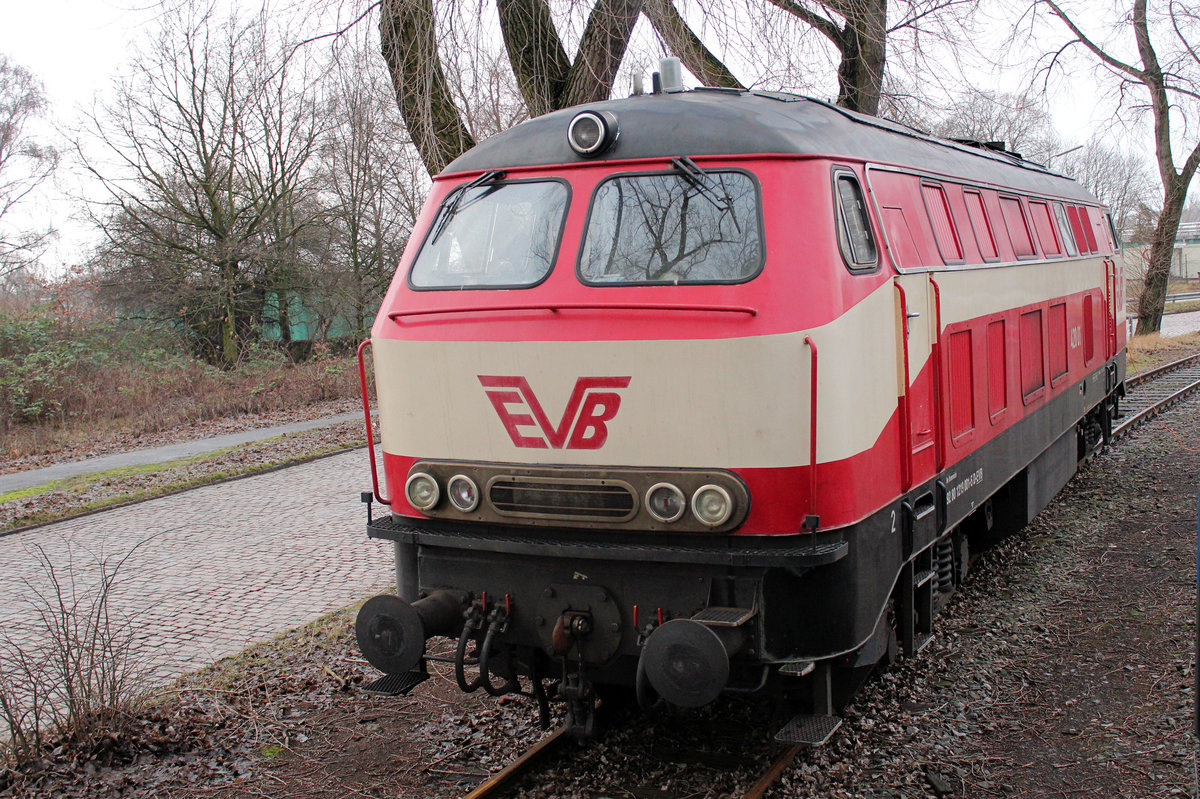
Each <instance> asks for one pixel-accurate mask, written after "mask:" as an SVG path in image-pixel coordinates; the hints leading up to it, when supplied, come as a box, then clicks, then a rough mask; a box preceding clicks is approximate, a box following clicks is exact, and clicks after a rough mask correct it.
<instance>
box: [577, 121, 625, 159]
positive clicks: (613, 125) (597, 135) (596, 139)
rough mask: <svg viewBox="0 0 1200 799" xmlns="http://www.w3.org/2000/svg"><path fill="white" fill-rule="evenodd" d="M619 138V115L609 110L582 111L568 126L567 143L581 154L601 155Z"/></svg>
mask: <svg viewBox="0 0 1200 799" xmlns="http://www.w3.org/2000/svg"><path fill="white" fill-rule="evenodd" d="M616 139H617V117H616V115H615V114H612V113H609V112H608V111H582V112H580V113H578V114H576V115H575V117H574V119H572V120H571V124H570V125H568V126H567V143H568V144H570V145H571V149H572V150H574V151H575V152H576V153H578V154H579V155H582V156H584V157H585V158H586V157H591V156H593V155H599V154H600V153H602V152H604V151H605V150H607V149H608V148H609V147H611V146H612V143H613V142H614V141H616Z"/></svg>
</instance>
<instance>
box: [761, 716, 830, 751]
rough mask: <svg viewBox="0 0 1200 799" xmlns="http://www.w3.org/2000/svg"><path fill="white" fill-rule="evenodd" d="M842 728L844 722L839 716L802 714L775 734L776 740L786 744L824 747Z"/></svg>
mask: <svg viewBox="0 0 1200 799" xmlns="http://www.w3.org/2000/svg"><path fill="white" fill-rule="evenodd" d="M841 726H842V720H841V719H839V718H838V717H837V716H814V715H809V714H807V713H801V714H800V715H799V716H796V718H794V719H792V720H791V721H789V722H788V723H787V724H785V725H784V726H783V729H781V730H780V731H779V732H777V733H775V740H776V741H778V742H779V743H784V744H800V745H801V746H824V745H825V744H827V743H828V742H829V739H830V738H832V737H833V734H834V733H835V732H837V730H838V727H841Z"/></svg>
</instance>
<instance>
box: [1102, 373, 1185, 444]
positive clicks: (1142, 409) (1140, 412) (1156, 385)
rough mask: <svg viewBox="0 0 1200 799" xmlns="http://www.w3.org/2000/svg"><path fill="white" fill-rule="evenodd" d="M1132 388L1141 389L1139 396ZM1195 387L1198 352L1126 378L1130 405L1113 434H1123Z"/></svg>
mask: <svg viewBox="0 0 1200 799" xmlns="http://www.w3.org/2000/svg"><path fill="white" fill-rule="evenodd" d="M1150 387H1153V390H1154V391H1155V394H1154V395H1153V396H1152V395H1150V394H1149V393H1148V392H1149V389H1150ZM1132 389H1140V394H1141V396H1138V395H1137V394H1134V393H1132V392H1131V390H1132ZM1197 390H1200V353H1198V354H1196V355H1189V356H1187V357H1186V358H1180V359H1179V360H1177V361H1172V362H1171V363H1168V364H1164V365H1162V366H1159V367H1157V368H1155V369H1150V370H1148V371H1145V372H1142V373H1141V374H1139V375H1135V376H1133V377H1131V378H1128V379H1127V380H1126V381H1125V400H1126V404H1127V405H1128V406H1131V407H1129V408H1128V409H1127V411H1126V413H1127V415H1126V417H1125V419H1124V420H1122V422H1121V424H1119V425H1118V426H1117V427H1115V428H1113V438H1120V437H1121V436H1124V435H1125V434H1126V433H1129V432H1130V431H1132V430H1133V429H1134V428H1135V427H1137V426H1138V425H1139V424H1141V423H1142V422H1145V421H1148V420H1150V419H1152V418H1154V417H1155V416H1157V415H1158V414H1159V413H1161V412H1162V411H1164V410H1166V409H1167V408H1169V407H1171V406H1172V405H1174V404H1175V403H1176V402H1179V401H1180V400H1182V399H1184V398H1185V397H1187V396H1188V395H1189V394H1191V393H1193V392H1195V391H1197ZM1163 391H1165V392H1167V393H1162V392H1163ZM1143 403H1144V405H1143Z"/></svg>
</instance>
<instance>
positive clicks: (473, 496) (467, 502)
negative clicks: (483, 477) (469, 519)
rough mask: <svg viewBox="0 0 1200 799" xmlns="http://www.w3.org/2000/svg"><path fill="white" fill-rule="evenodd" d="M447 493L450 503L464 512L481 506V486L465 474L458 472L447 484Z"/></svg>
mask: <svg viewBox="0 0 1200 799" xmlns="http://www.w3.org/2000/svg"><path fill="white" fill-rule="evenodd" d="M446 493H447V494H448V495H449V497H450V503H451V504H452V505H454V507H456V508H458V509H459V510H460V511H462V512H463V513H470V512H471V511H473V510H475V508H477V507H479V488H478V486H476V485H475V481H474V480H472V479H471V478H470V477H467V476H466V475H465V474H456V475H454V476H453V477H451V478H450V482H449V483H448V484H447V485H446Z"/></svg>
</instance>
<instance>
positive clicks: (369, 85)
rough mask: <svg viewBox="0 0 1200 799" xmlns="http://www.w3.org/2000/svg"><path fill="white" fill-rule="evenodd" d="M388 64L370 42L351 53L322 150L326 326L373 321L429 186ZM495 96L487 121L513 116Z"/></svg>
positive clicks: (356, 328) (319, 290)
mask: <svg viewBox="0 0 1200 799" xmlns="http://www.w3.org/2000/svg"><path fill="white" fill-rule="evenodd" d="M381 67H382V65H381V64H380V63H379V61H378V58H377V57H370V54H369V53H367V52H366V51H365V49H360V50H356V51H353V52H348V53H343V57H342V58H341V59H340V60H339V63H338V68H337V71H336V73H335V74H334V75H333V80H332V88H331V90H330V91H329V95H330V99H329V103H328V107H327V109H326V112H327V113H328V115H329V116H330V118H331V124H330V127H329V130H328V131H327V133H326V135H325V136H324V137H323V139H322V143H321V146H320V149H319V152H318V162H319V177H320V181H321V187H322V189H321V193H320V198H321V200H320V201H321V203H322V205H323V207H324V213H323V217H324V219H325V221H326V227H325V229H324V230H325V242H324V245H323V252H322V256H321V260H322V261H323V262H324V268H320V269H318V270H317V271H316V275H315V283H314V289H315V290H314V291H313V293H312V294H311V295H310V296H309V298H308V299H307V302H308V303H309V304H310V306H311V307H312V308H313V309H314V310H316V311H317V312H318V314H319V317H320V319H321V322H322V323H323V324H324V325H331V324H333V322H334V321H335V320H337V319H340V320H343V321H344V322H345V323H346V324H347V325H348V326H349V328H350V330H349V333H350V334H351V335H353V336H355V338H357V339H361V338H362V337H364V336H365V335H366V333H367V330H368V328H369V327H370V323H371V319H372V317H373V316H374V311H375V309H376V307H377V306H378V302H379V298H380V297H382V296H383V293H384V291H385V290H386V289H387V285H388V283H389V281H390V280H391V278H392V273H393V272H394V271H395V268H396V264H397V263H398V262H399V260H400V254H401V252H402V251H403V249H404V245H405V242H406V241H407V239H408V235H409V232H410V231H411V230H412V227H413V225H414V224H415V222H416V217H417V214H418V213H419V212H420V208H421V204H422V201H423V200H424V196H425V193H426V192H427V191H428V187H429V180H428V177H427V176H426V173H425V170H424V168H423V166H422V164H421V162H420V159H419V157H418V156H417V154H416V151H415V149H414V148H413V146H412V143H411V142H410V141H409V140H408V137H407V136H405V135H404V133H403V126H402V124H401V123H400V120H399V119H398V116H399V114H398V112H397V110H396V106H395V103H394V102H392V101H390V100H389V99H388V92H387V89H386V79H387V78H386V74H383V72H382V69H381ZM491 100H492V102H488V103H482V104H479V106H478V108H479V110H480V112H481V114H482V116H483V117H484V119H485V121H483V122H480V123H479V124H480V125H481V126H482V127H484V128H486V127H490V126H493V125H503V124H504V123H505V122H507V121H508V120H507V117H506V112H505V111H504V110H503V103H502V101H501V100H500V99H499V96H498V95H497V94H495V93H493V94H492V95H491Z"/></svg>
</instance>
